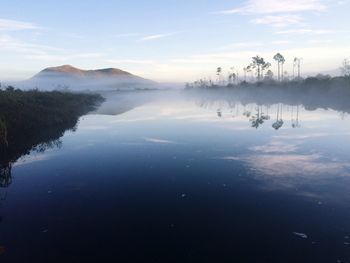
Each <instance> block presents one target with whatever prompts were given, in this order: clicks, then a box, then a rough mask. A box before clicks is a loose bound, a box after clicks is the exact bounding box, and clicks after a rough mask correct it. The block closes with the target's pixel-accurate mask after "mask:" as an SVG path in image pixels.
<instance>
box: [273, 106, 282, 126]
mask: <svg viewBox="0 0 350 263" xmlns="http://www.w3.org/2000/svg"><path fill="white" fill-rule="evenodd" d="M282 114H283V105H281V104H278V105H277V117H276V121H275V122H274V123H273V124H272V128H274V129H275V130H279V129H280V128H281V127H282V126H283V124H284V122H283V119H282Z"/></svg>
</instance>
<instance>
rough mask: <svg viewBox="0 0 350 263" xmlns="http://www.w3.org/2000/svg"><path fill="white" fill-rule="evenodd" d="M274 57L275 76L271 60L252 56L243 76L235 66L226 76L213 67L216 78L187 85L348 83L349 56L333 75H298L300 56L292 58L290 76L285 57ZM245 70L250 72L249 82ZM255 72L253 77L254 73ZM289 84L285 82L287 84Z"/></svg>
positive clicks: (221, 70)
mask: <svg viewBox="0 0 350 263" xmlns="http://www.w3.org/2000/svg"><path fill="white" fill-rule="evenodd" d="M273 59H274V60H275V61H276V62H277V68H278V72H277V79H275V78H274V73H273V72H272V70H271V69H270V67H271V63H270V62H267V61H266V60H265V59H264V58H263V57H260V56H255V57H252V62H251V63H250V64H249V65H248V66H246V67H244V68H243V69H242V70H243V73H244V78H239V71H238V70H237V69H236V68H235V67H231V71H229V72H228V76H227V78H225V76H224V75H223V68H222V67H218V68H217V70H216V75H217V80H216V82H214V81H212V80H211V79H210V78H205V79H200V80H198V81H195V82H193V83H187V84H186V88H218V87H242V86H253V87H254V86H259V87H261V86H270V85H275V86H276V85H280V86H289V85H301V86H310V85H316V84H317V85H321V86H325V85H328V86H337V85H339V84H341V85H345V86H349V85H350V84H349V78H350V59H344V61H343V63H342V66H341V68H340V70H341V72H342V74H343V76H341V77H335V78H332V77H330V76H329V75H317V76H316V77H308V78H306V79H303V78H302V77H301V63H302V60H303V59H302V58H298V57H295V58H294V59H293V76H292V77H289V76H288V72H287V71H284V65H285V63H286V59H285V57H284V56H283V55H282V54H281V53H277V54H276V55H274V57H273ZM248 73H250V74H251V76H250V80H249V81H248V76H247V75H248ZM254 75H255V76H254ZM287 84H288V85H287Z"/></svg>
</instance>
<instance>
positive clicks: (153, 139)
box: [145, 138, 176, 144]
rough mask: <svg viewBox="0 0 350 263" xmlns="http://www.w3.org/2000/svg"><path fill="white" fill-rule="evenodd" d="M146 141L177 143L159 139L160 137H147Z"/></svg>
mask: <svg viewBox="0 0 350 263" xmlns="http://www.w3.org/2000/svg"><path fill="white" fill-rule="evenodd" d="M145 141H146V142H152V143H160V144H176V142H173V141H169V140H163V139H158V138H145Z"/></svg>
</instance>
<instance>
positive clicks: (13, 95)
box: [0, 87, 103, 168]
mask: <svg viewBox="0 0 350 263" xmlns="http://www.w3.org/2000/svg"><path fill="white" fill-rule="evenodd" d="M102 101H103V98H102V97H101V96H100V95H95V94H77V93H68V92H65V93H64V92H58V91H52V92H41V91H40V92H39V91H37V90H31V91H21V90H16V89H14V88H13V87H6V88H5V90H0V168H4V167H8V166H9V165H10V164H11V163H12V162H14V161H16V160H17V159H18V158H19V157H20V156H22V155H24V154H26V153H28V152H29V151H30V150H33V149H37V150H43V149H44V148H45V147H50V146H52V145H54V144H57V142H55V141H56V140H57V139H59V138H60V137H61V136H62V135H63V133H64V132H65V131H66V130H67V129H73V128H74V127H75V125H76V123H77V121H78V119H79V117H80V116H81V115H83V114H86V113H87V112H89V111H91V110H93V109H95V107H96V106H97V105H98V104H99V103H101V102H102Z"/></svg>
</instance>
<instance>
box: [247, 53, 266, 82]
mask: <svg viewBox="0 0 350 263" xmlns="http://www.w3.org/2000/svg"><path fill="white" fill-rule="evenodd" d="M252 60H253V62H252V63H251V64H250V66H251V68H253V69H256V72H257V79H258V81H260V80H261V77H262V76H263V75H264V70H266V69H268V68H269V67H271V64H270V63H269V62H266V61H265V59H264V58H262V57H259V56H255V57H253V58H252Z"/></svg>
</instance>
